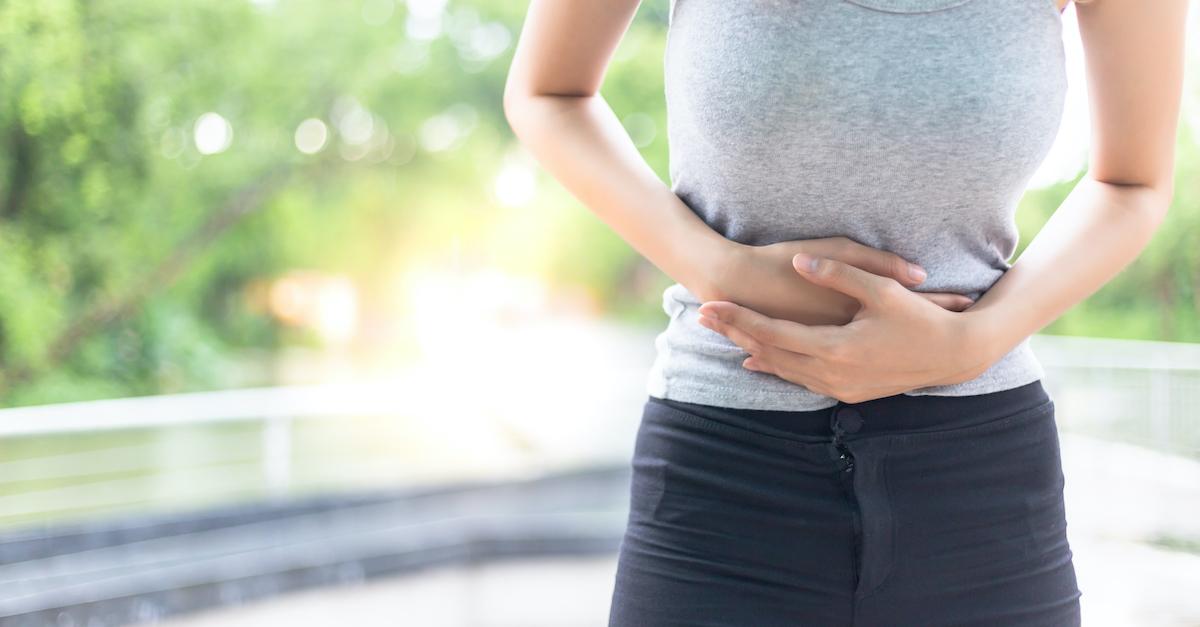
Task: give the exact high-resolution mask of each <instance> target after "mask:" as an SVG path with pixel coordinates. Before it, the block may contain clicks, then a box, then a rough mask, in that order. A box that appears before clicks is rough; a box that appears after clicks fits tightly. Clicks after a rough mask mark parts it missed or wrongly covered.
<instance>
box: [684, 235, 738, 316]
mask: <svg viewBox="0 0 1200 627" xmlns="http://www.w3.org/2000/svg"><path fill="white" fill-rule="evenodd" d="M752 248H753V247H752V246H747V245H745V244H741V243H738V242H735V241H732V240H729V239H726V238H724V237H722V236H720V235H717V236H716V237H714V238H706V240H705V241H704V242H703V243H702V244H701V245H700V246H697V247H695V248H694V250H695V251H696V254H697V258H696V259H695V260H694V261H693V263H692V267H693V268H694V269H696V270H697V272H698V275H697V276H696V277H695V278H694V279H693V280H692V283H693V284H694V287H693V286H688V287H689V288H690V291H691V292H692V293H693V294H695V295H696V297H697V298H699V299H701V300H704V301H709V300H733V299H734V298H735V296H734V294H735V291H736V290H735V288H736V286H737V281H738V277H744V276H745V275H744V274H743V268H745V267H746V265H747V261H748V257H749V255H750V253H751V249H752Z"/></svg>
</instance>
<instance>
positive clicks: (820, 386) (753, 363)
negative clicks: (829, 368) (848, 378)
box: [742, 349, 829, 394]
mask: <svg viewBox="0 0 1200 627" xmlns="http://www.w3.org/2000/svg"><path fill="white" fill-rule="evenodd" d="M819 363H820V362H819V360H818V359H817V358H816V357H812V356H811V355H801V354H800V353H793V352H790V351H785V350H782V349H778V350H776V351H774V352H769V353H767V354H763V355H751V356H750V357H747V358H746V359H744V360H742V367H743V368H746V369H747V370H754V371H756V372H765V373H767V374H772V375H775V376H777V377H779V378H781V379H784V380H785V381H791V382H792V383H798V384H800V385H803V386H804V387H806V388H808V389H809V390H812V391H813V392H816V393H818V394H826V393H827V391H828V390H829V387H828V386H827V385H826V384H825V382H824V381H822V380H821V372H822V370H821V368H820V367H819Z"/></svg>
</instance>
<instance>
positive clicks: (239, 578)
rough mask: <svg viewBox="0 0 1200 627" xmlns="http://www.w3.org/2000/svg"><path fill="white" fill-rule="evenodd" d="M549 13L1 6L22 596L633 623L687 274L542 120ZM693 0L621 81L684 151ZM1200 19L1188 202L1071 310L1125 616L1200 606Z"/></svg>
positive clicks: (1053, 363) (1070, 378) (1185, 614)
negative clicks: (628, 232) (656, 259)
mask: <svg viewBox="0 0 1200 627" xmlns="http://www.w3.org/2000/svg"><path fill="white" fill-rule="evenodd" d="M525 9H526V3H525V2H522V1H521V0H407V1H404V0H345V1H342V2H317V1H315V0H254V1H246V0H227V1H224V2H196V1H191V2H187V1H185V2H152V1H148V0H92V1H88V2H84V1H82V0H40V1H38V2H34V1H32V0H8V1H6V2H2V3H0V94H2V96H0V295H2V296H0V404H2V406H3V409H0V625H5V626H8V625H56V626H75V625H80V626H83V625H86V626H88V627H93V626H103V625H125V624H152V623H157V624H165V625H178V626H184V625H188V626H197V627H199V626H205V627H207V626H209V625H223V626H224V625H251V624H253V625H276V624H278V625H284V624H286V625H308V624H313V625H325V624H330V623H333V622H334V621H350V623H348V624H355V625H374V624H380V625H401V624H402V625H422V626H423V625H454V626H475V625H514V626H516V625H520V626H533V625H555V626H568V625H601V624H604V622H605V620H606V616H607V610H608V601H609V596H610V594H611V590H612V577H613V574H614V572H615V550H616V547H617V543H618V541H619V539H620V534H621V531H622V529H623V525H624V522H625V518H624V517H625V515H626V513H627V509H626V508H627V498H628V492H627V490H628V479H629V474H628V461H629V456H630V454H631V452H632V445H633V438H634V433H635V430H636V428H637V424H638V419H639V417H640V411H641V403H642V401H643V400H644V398H645V393H644V378H645V374H646V371H647V369H648V368H649V365H650V361H651V359H652V358H653V338H654V336H655V334H656V333H658V332H659V331H660V330H661V329H662V328H663V327H664V326H665V323H666V317H665V315H664V314H663V312H662V310H661V308H660V307H661V291H662V289H663V288H664V287H666V286H667V285H668V284H669V283H670V281H669V280H668V279H667V278H666V277H665V275H663V274H661V273H660V272H659V271H657V270H656V269H655V268H654V267H653V266H651V265H649V264H648V263H647V262H646V261H645V260H643V259H642V258H640V257H639V256H638V255H637V254H636V253H634V252H633V250H632V249H631V248H630V247H628V246H627V245H625V244H624V243H623V242H622V241H621V240H620V239H619V238H618V237H616V236H615V235H614V234H613V233H612V232H611V231H610V230H609V229H608V228H607V227H606V226H605V225H604V224H603V223H601V222H600V221H599V220H598V219H596V218H595V217H594V216H593V215H592V214H591V213H589V211H588V210H587V209H586V208H585V207H583V206H581V205H580V204H579V203H578V202H577V201H575V200H574V199H573V198H571V197H570V196H569V195H568V194H567V193H566V192H565V191H564V190H563V189H562V188H561V187H560V186H559V185H558V184H557V183H556V182H555V181H554V180H553V179H551V178H549V177H548V176H547V175H546V174H545V173H544V172H542V171H541V170H540V169H539V167H538V165H537V164H536V162H534V161H532V160H531V158H530V157H529V155H528V154H527V153H526V152H525V151H524V150H522V148H521V146H520V145H519V144H517V143H516V141H515V139H514V137H513V135H512V133H511V131H510V130H509V129H508V126H507V123H506V121H505V120H504V117H503V113H502V110H501V94H502V90H503V83H504V79H505V75H506V72H507V69H508V63H509V61H510V59H511V55H512V50H513V47H514V44H515V42H516V38H517V35H518V33H519V29H520V24H521V21H522V18H523V16H524V11H525ZM666 10H667V0H647V1H646V2H644V3H643V6H642V7H641V9H640V10H639V13H638V16H637V18H636V20H635V22H634V24H633V25H632V26H631V28H630V30H629V32H628V34H627V35H626V36H625V38H624V40H623V42H622V44H621V46H620V49H619V50H618V51H617V54H616V57H615V58H614V60H613V63H612V65H611V69H610V71H609V74H608V78H607V80H606V83H605V85H604V88H603V94H604V96H605V98H606V99H607V100H608V102H609V103H610V104H611V105H612V107H613V109H614V110H615V111H616V112H617V113H618V115H619V116H620V117H621V119H622V121H623V123H624V125H625V127H626V129H627V130H628V132H629V134H630V136H631V137H632V138H633V140H634V142H635V144H636V145H637V146H638V147H639V148H640V149H641V150H642V153H643V155H644V156H645V158H646V159H647V161H648V162H649V163H650V164H651V165H652V166H653V167H654V168H655V169H656V170H657V171H658V172H659V173H660V176H661V177H662V178H663V180H664V181H666V180H667V173H666V167H667V145H666V136H665V129H666V127H665V117H664V108H663V96H662V54H663V44H664V35H665V32H666V31H665V29H666ZM1196 13H1197V12H1196V11H1195V10H1193V11H1192V18H1191V19H1192V24H1191V30H1192V37H1191V38H1190V39H1191V44H1192V49H1191V50H1189V53H1188V54H1189V76H1188V84H1187V89H1186V94H1185V103H1184V115H1183V120H1182V124H1181V129H1180V133H1179V136H1178V140H1179V144H1178V146H1179V153H1178V170H1177V181H1178V189H1177V192H1176V195H1175V204H1174V206H1173V207H1172V210H1171V211H1170V213H1169V215H1168V217H1167V219H1166V223H1165V225H1164V226H1163V227H1162V229H1161V230H1160V231H1159V233H1158V234H1157V235H1156V236H1155V239H1154V241H1153V242H1152V244H1151V246H1150V247H1149V248H1148V249H1147V250H1146V252H1145V253H1144V254H1143V255H1142V256H1141V258H1139V259H1138V260H1137V262H1135V263H1134V264H1133V265H1132V266H1130V267H1129V268H1128V269H1127V270H1125V271H1124V272H1123V273H1122V274H1121V275H1120V276H1118V277H1117V278H1116V279H1115V280H1114V281H1112V282H1111V283H1110V284H1108V285H1107V286H1105V287H1104V288H1103V289H1102V290H1101V291H1100V292H1098V293H1097V294H1096V295H1095V296H1093V297H1092V298H1090V299H1089V300H1088V301H1086V302H1085V303H1082V304H1080V305H1079V306H1077V307H1075V308H1074V309H1072V310H1071V311H1070V312H1068V313H1067V314H1066V315H1065V316H1063V317H1062V318H1061V319H1060V320H1058V321H1056V322H1055V323H1054V324H1052V325H1051V326H1049V327H1047V328H1046V329H1045V330H1044V331H1043V332H1042V333H1039V334H1038V335H1037V336H1035V338H1034V342H1035V343H1034V348H1035V350H1036V351H1037V353H1038V354H1039V356H1040V357H1041V358H1042V360H1043V362H1044V363H1045V365H1046V367H1047V372H1048V377H1047V380H1046V381H1045V383H1046V385H1047V387H1048V388H1049V389H1050V391H1051V394H1052V396H1054V398H1055V399H1056V403H1057V409H1058V420H1059V424H1060V427H1061V429H1062V432H1063V435H1062V442H1063V457H1064V466H1065V470H1066V477H1067V500H1068V510H1069V514H1068V519H1069V522H1070V529H1071V531H1070V533H1071V541H1072V547H1073V550H1074V553H1075V558H1076V567H1077V570H1078V574H1079V579H1080V586H1081V588H1082V590H1083V593H1084V596H1083V599H1082V601H1083V604H1084V611H1085V624H1089V625H1190V626H1193V627H1194V626H1196V625H1200V600H1198V598H1197V595H1196V594H1195V592H1196V590H1197V589H1200V344H1197V343H1198V342H1200V314H1198V313H1197V312H1198V310H1200V186H1198V185H1197V181H1200V173H1198V170H1200V102H1198V101H1197V99H1198V96H1200V83H1198V79H1197V77H1196V74H1197V71H1198V70H1197V67H1198V64H1197V60H1198V59H1197V51H1196V48H1195V46H1196V44H1195V42H1196V37H1195V33H1196V27H1195V23H1196V22H1197V17H1196ZM1064 45H1065V46H1066V49H1067V53H1068V59H1069V67H1068V70H1069V73H1070V94H1069V97H1068V105H1067V111H1066V113H1065V115H1064V119H1063V126H1062V129H1061V132H1060V134H1059V136H1058V139H1057V141H1056V143H1055V146H1054V148H1053V150H1052V152H1051V155H1050V157H1049V158H1048V159H1047V160H1046V162H1045V164H1044V165H1043V167H1042V168H1041V170H1039V172H1038V173H1037V175H1036V176H1035V177H1034V180H1033V181H1032V183H1031V186H1030V189H1029V190H1028V192H1027V193H1026V194H1025V196H1024V198H1023V199H1022V201H1021V206H1020V210H1019V213H1018V218H1019V224H1020V226H1021V230H1022V246H1023V245H1024V244H1026V243H1028V241H1029V240H1030V239H1031V238H1032V237H1033V236H1034V235H1035V234H1036V233H1037V230H1038V228H1039V227H1040V226H1041V224H1042V223H1043V222H1044V221H1045V220H1046V219H1047V218H1048V216H1049V215H1050V214H1051V213H1052V212H1053V211H1054V209H1055V208H1056V207H1057V206H1058V203H1059V202H1060V201H1061V200H1062V199H1063V198H1064V197H1065V196H1066V194H1067V193H1068V192H1069V191H1070V189H1071V187H1072V186H1073V185H1074V183H1075V182H1076V181H1077V180H1078V179H1079V177H1080V176H1081V175H1082V174H1083V172H1084V169H1085V168H1086V151H1087V142H1088V138H1087V135H1088V119H1087V116H1088V111H1087V103H1086V99H1085V98H1086V94H1085V89H1086V85H1085V82H1084V76H1083V72H1082V65H1081V64H1082V56H1081V55H1082V52H1081V50H1080V44H1079V41H1078V36H1077V31H1076V27H1075V22H1074V10H1073V9H1068V11H1067V13H1066V15H1065V17H1064ZM1018 254H1019V253H1018ZM568 400H570V401H571V405H572V406H573V407H575V408H583V409H577V410H576V411H573V412H572V413H570V414H564V413H562V412H561V410H560V409H559V408H560V407H562V406H563V403H565V402H566V401H568Z"/></svg>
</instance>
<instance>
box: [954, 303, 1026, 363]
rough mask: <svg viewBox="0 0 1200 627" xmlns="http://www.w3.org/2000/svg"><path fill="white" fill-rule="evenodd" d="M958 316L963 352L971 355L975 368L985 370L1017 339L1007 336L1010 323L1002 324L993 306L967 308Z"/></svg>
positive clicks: (1014, 343) (1013, 344)
mask: <svg viewBox="0 0 1200 627" xmlns="http://www.w3.org/2000/svg"><path fill="white" fill-rule="evenodd" d="M959 317H960V320H961V321H962V323H963V332H962V339H963V344H964V348H965V350H964V353H966V354H968V355H970V356H972V358H973V360H974V361H975V364H974V365H975V367H976V369H977V370H986V369H987V368H988V367H989V366H990V365H991V364H994V363H996V361H998V360H999V359H1000V358H1001V357H1003V356H1004V354H1005V353H1007V352H1008V351H1009V350H1011V349H1012V347H1013V346H1015V345H1016V343H1017V341H1019V340H1013V339H1012V338H1010V337H1009V333H1006V331H1009V330H1011V327H1010V325H1006V324H1004V322H1003V318H1002V317H1001V316H1000V315H999V314H998V313H997V311H996V310H995V309H994V308H986V307H985V308H981V309H967V310H966V311H963V312H961V313H960V314H959Z"/></svg>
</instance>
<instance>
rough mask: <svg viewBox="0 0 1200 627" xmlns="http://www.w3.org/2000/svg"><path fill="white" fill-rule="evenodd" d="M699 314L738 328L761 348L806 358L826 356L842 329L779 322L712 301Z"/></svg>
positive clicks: (722, 302)
mask: <svg viewBox="0 0 1200 627" xmlns="http://www.w3.org/2000/svg"><path fill="white" fill-rule="evenodd" d="M699 311H700V315H701V316H702V317H703V316H710V315H711V316H713V317H715V318H717V319H718V320H719V321H721V322H724V323H726V324H727V325H730V326H733V327H737V328H738V329H739V330H741V331H743V332H745V333H747V334H748V335H750V336H751V337H752V338H754V339H755V340H757V341H758V342H759V343H761V344H770V345H772V346H778V347H780V348H784V349H787V350H789V351H792V352H795V353H803V354H806V355H824V354H825V351H826V350H828V348H829V346H830V345H831V344H832V343H833V341H834V338H833V334H834V333H835V331H834V329H840V328H841V327H838V326H835V325H807V324H801V323H799V322H793V321H791V320H779V319H777V318H771V317H769V316H764V315H762V314H760V313H758V312H757V311H754V310H753V309H750V308H749V307H742V306H741V305H738V304H736V303H731V302H729V301H709V302H706V303H704V304H702V305H700V310H699Z"/></svg>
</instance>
